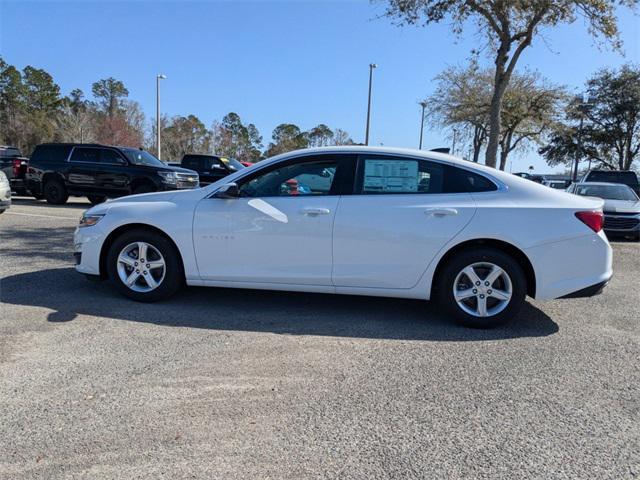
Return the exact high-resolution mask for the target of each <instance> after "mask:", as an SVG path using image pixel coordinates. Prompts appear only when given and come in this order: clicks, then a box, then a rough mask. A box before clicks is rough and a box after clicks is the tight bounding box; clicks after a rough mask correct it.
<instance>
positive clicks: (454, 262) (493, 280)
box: [437, 247, 527, 328]
mask: <svg viewBox="0 0 640 480" xmlns="http://www.w3.org/2000/svg"><path fill="white" fill-rule="evenodd" d="M526 293H527V281H526V277H525V275H524V272H523V270H522V267H521V266H520V264H519V263H518V262H517V261H516V260H515V259H514V258H513V257H511V256H510V255H508V254H506V253H504V252H502V251H500V250H498V249H495V248H485V247H477V248H473V249H471V250H468V251H466V252H461V253H459V254H457V255H455V256H454V257H453V258H451V259H450V260H449V261H448V262H447V264H446V265H445V266H444V268H443V270H442V272H441V275H440V279H439V282H438V288H437V294H438V299H439V300H440V302H441V303H442V304H443V305H444V307H445V308H446V309H447V311H448V312H449V313H450V314H451V315H452V316H453V317H454V318H455V319H456V320H457V321H458V322H459V323H461V324H462V325H465V326H467V327H472V328H492V327H496V326H499V325H503V324H505V323H507V322H509V321H510V320H512V319H513V318H514V317H515V316H516V315H517V314H518V312H519V311H520V309H521V308H522V306H523V305H524V301H525V296H526Z"/></svg>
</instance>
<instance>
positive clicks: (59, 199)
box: [43, 178, 69, 205]
mask: <svg viewBox="0 0 640 480" xmlns="http://www.w3.org/2000/svg"><path fill="white" fill-rule="evenodd" d="M43 193H44V198H45V200H46V201H47V203H50V204H52V205H64V204H65V203H67V200H68V199H69V194H68V193H67V189H66V188H65V186H64V183H63V182H62V181H61V180H60V179H58V178H52V179H51V180H47V182H46V183H45V184H44V188H43Z"/></svg>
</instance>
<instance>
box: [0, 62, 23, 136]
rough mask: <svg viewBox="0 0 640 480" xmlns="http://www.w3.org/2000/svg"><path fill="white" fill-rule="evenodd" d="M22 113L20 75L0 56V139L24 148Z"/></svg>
mask: <svg viewBox="0 0 640 480" xmlns="http://www.w3.org/2000/svg"><path fill="white" fill-rule="evenodd" d="M23 113H24V85H23V83H22V75H21V74H20V71H19V70H17V69H16V68H15V67H14V66H13V65H9V64H8V63H6V62H5V61H4V60H3V59H2V57H0V141H1V142H2V143H5V144H9V145H15V146H18V147H21V148H25V144H24V142H23V135H22V131H23V129H22V128H21V127H22V126H21V124H20V123H21V120H22V115H23Z"/></svg>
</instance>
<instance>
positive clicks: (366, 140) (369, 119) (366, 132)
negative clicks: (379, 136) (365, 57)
mask: <svg viewBox="0 0 640 480" xmlns="http://www.w3.org/2000/svg"><path fill="white" fill-rule="evenodd" d="M374 68H378V65H376V64H375V63H370V64H369V101H368V102H367V128H366V131H365V134H364V144H365V145H369V124H370V122H371V85H372V83H373V69H374Z"/></svg>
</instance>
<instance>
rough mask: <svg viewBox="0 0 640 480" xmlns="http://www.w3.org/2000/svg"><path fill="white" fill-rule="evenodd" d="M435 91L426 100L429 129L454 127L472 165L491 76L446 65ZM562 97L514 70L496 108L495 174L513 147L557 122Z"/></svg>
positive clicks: (483, 133)
mask: <svg viewBox="0 0 640 480" xmlns="http://www.w3.org/2000/svg"><path fill="white" fill-rule="evenodd" d="M436 79H437V81H438V83H437V87H436V90H435V92H434V93H433V94H432V95H431V96H430V97H429V98H428V99H427V104H428V105H429V110H428V116H429V118H430V122H431V123H432V124H434V125H438V126H442V127H447V128H451V129H453V128H455V129H456V131H457V133H458V134H459V135H460V138H461V140H462V141H464V140H466V141H468V142H469V143H470V144H471V149H472V150H473V158H472V159H473V161H474V162H477V161H478V158H479V156H480V151H481V148H482V147H483V145H484V143H485V141H486V139H487V131H488V128H489V117H490V109H491V97H492V86H491V85H492V74H491V71H489V70H488V69H479V68H477V66H476V65H474V64H472V65H470V66H468V67H465V68H456V67H450V68H448V69H446V70H445V71H444V72H442V73H441V74H439V75H438V76H437V77H436ZM564 98H565V94H564V90H563V89H562V88H559V87H557V86H554V85H551V84H550V83H549V82H548V81H546V80H545V79H544V78H542V77H541V76H540V74H538V73H532V72H524V73H518V72H515V73H514V75H513V78H512V81H511V83H510V85H509V87H508V88H507V90H506V92H505V96H504V101H503V105H502V110H503V111H502V115H501V121H502V125H501V129H500V130H501V135H500V139H499V147H500V163H499V168H500V170H504V168H505V166H506V164H507V158H508V156H509V154H510V153H511V152H513V151H514V150H515V149H516V148H526V147H527V144H528V143H529V142H531V141H534V142H539V141H540V139H541V137H542V136H543V135H544V134H545V133H546V132H548V131H549V130H550V129H551V128H553V127H554V126H555V125H556V124H557V121H558V115H559V112H561V110H562V102H563V101H564Z"/></svg>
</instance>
